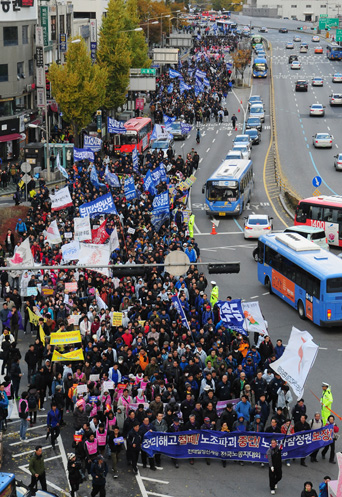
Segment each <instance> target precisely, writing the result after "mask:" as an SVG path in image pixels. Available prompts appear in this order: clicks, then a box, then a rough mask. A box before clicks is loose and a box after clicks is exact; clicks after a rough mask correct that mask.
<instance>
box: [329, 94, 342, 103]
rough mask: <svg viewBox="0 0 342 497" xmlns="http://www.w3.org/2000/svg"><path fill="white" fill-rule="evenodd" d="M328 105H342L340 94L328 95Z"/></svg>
mask: <svg viewBox="0 0 342 497" xmlns="http://www.w3.org/2000/svg"><path fill="white" fill-rule="evenodd" d="M330 105H331V106H333V105H342V93H333V94H332V95H330Z"/></svg>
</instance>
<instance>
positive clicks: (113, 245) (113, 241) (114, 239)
mask: <svg viewBox="0 0 342 497" xmlns="http://www.w3.org/2000/svg"><path fill="white" fill-rule="evenodd" d="M109 247H110V253H112V252H113V251H114V250H115V249H117V248H119V247H120V243H119V237H118V232H117V230H116V227H115V228H114V229H113V231H112V234H111V235H110V239H109Z"/></svg>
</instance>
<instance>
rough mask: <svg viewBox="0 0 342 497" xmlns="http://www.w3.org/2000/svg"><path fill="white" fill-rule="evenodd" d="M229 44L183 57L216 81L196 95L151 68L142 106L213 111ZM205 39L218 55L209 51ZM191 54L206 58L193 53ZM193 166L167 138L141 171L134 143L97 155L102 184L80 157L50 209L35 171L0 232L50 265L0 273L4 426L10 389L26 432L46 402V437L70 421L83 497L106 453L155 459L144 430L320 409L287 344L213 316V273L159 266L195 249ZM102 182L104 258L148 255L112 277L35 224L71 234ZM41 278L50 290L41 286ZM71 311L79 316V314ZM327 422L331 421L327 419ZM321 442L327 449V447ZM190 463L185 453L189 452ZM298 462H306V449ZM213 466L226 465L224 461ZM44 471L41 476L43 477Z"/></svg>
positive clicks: (292, 422)
mask: <svg viewBox="0 0 342 497" xmlns="http://www.w3.org/2000/svg"><path fill="white" fill-rule="evenodd" d="M228 42H230V46H231V47H233V46H234V43H235V41H234V38H233V37H228V39H226V40H225V39H222V40H220V39H219V37H215V38H214V39H212V40H210V39H209V38H208V39H204V40H202V41H201V40H198V41H197V42H196V44H195V52H194V54H193V56H192V57H191V58H190V59H189V63H186V62H185V63H184V64H183V66H182V68H180V71H181V72H182V74H183V75H184V80H185V82H187V83H189V84H192V83H193V81H192V80H191V78H190V76H189V71H192V70H195V69H196V67H197V68H199V69H201V70H203V71H206V74H207V78H208V79H209V82H210V85H211V91H206V92H204V93H203V94H201V97H199V96H198V95H197V96H196V95H195V94H194V93H193V91H192V90H191V91H187V92H184V93H183V94H182V95H181V94H180V92H179V81H178V80H177V82H175V81H174V89H173V91H172V94H171V95H168V94H167V89H166V87H167V85H169V84H170V82H171V81H170V79H169V78H168V76H167V75H164V76H163V77H161V78H160V80H159V82H158V89H159V91H157V92H156V94H155V96H154V99H153V101H152V103H151V110H152V109H153V105H155V109H154V110H153V115H154V119H155V121H156V122H158V119H160V116H159V112H161V113H162V114H167V115H169V116H171V117H172V116H177V117H180V116H181V115H182V116H184V118H185V119H186V120H188V122H190V123H191V122H193V121H194V120H196V121H201V120H202V117H203V116H205V119H210V112H209V114H208V109H210V111H211V112H212V113H213V114H214V115H215V113H216V110H217V112H219V110H220V103H221V99H222V97H223V96H225V95H226V94H227V93H228V89H229V86H228V84H229V81H230V78H231V74H230V73H229V69H227V66H226V64H225V62H224V59H223V56H221V55H223V51H224V47H225V46H227V44H228ZM213 43H215V46H214V45H213ZM209 46H210V52H212V53H213V54H214V56H211V55H210V54H209ZM198 53H200V54H202V55H203V56H202V55H201V56H200V57H198V56H197V55H196V54H198ZM216 55H218V57H217V56H216ZM195 62H196V64H197V65H196V67H195ZM189 78H190V79H189ZM162 87H164V88H163V89H162ZM161 162H163V164H164V166H165V169H166V172H167V176H168V182H166V181H161V182H160V183H159V184H158V185H157V193H162V192H164V191H166V190H167V189H169V188H170V185H172V187H173V194H172V196H171V198H170V218H169V219H166V220H165V222H164V224H162V226H160V227H158V228H159V229H158V230H156V228H155V226H154V225H153V222H152V218H151V212H152V201H153V196H152V195H151V193H150V192H148V191H145V189H144V175H145V174H146V173H147V172H148V170H154V169H155V168H157V167H159V166H160V164H161ZM198 164H199V156H198V154H197V152H196V151H195V150H194V149H192V150H191V151H190V152H189V153H188V154H187V157H186V159H184V158H183V157H182V156H181V155H178V156H177V157H176V156H174V154H173V151H172V149H171V150H169V152H168V154H167V157H164V154H163V153H162V152H159V153H158V151H155V152H153V153H151V152H148V153H147V154H145V155H144V156H140V157H139V173H138V172H137V171H136V170H135V169H134V168H133V163H132V155H131V154H126V155H123V156H120V157H119V158H117V159H115V158H113V157H108V156H107V155H106V156H105V157H101V155H96V159H95V164H94V166H93V167H95V168H96V171H97V175H98V178H99V182H100V186H99V185H95V184H93V182H92V181H91V179H90V170H91V167H88V164H87V163H83V162H78V163H77V164H74V165H73V167H72V168H71V169H70V171H69V172H68V179H67V180H66V185H68V187H69V190H70V194H71V198H72V202H73V205H72V206H70V207H67V208H65V209H63V210H60V211H58V212H52V211H51V204H50V197H49V194H50V193H51V192H49V189H48V188H47V187H46V185H45V183H44V181H43V180H40V181H39V184H38V182H36V183H35V185H34V189H35V191H36V194H35V195H34V196H33V198H32V207H31V209H30V210H29V212H28V215H27V217H26V219H24V220H21V219H19V220H18V224H17V226H16V230H15V237H14V234H13V233H8V234H7V235H6V239H5V240H4V247H6V250H5V248H3V247H2V246H0V259H1V261H0V263H1V265H4V264H6V255H10V256H11V255H13V253H15V252H16V250H17V248H18V247H19V246H20V244H21V243H22V242H23V240H25V239H26V238H29V241H30V246H31V252H32V255H33V258H34V261H35V262H36V263H37V264H42V265H44V266H51V269H49V270H40V269H39V267H37V268H36V269H32V270H31V271H25V272H24V273H23V274H21V273H16V272H15V271H14V270H13V271H3V272H2V273H1V288H2V297H3V299H4V303H3V305H2V309H1V311H0V319H1V322H2V335H1V336H0V342H1V350H2V359H3V370H2V373H3V374H6V376H5V381H4V383H3V384H2V385H1V386H0V429H3V430H5V429H6V418H10V417H11V411H12V409H13V403H14V401H15V399H17V400H19V402H18V410H19V417H20V418H21V426H20V437H21V439H22V440H25V438H26V430H27V427H28V424H29V423H30V426H31V427H32V426H33V425H34V424H35V423H36V422H37V412H38V411H44V410H45V408H46V407H44V406H48V407H47V410H48V413H47V428H48V434H49V435H50V437H51V445H52V447H53V448H54V447H55V444H56V439H57V438H58V436H59V433H60V429H61V428H63V426H64V424H65V420H66V419H67V418H68V419H69V422H71V419H72V423H73V427H74V431H75V436H74V441H73V443H72V447H71V444H70V447H69V450H70V451H71V450H72V452H70V453H69V454H68V471H69V481H70V485H71V488H72V496H74V495H75V492H77V491H78V488H79V485H80V484H81V483H82V481H83V480H85V479H86V478H89V479H90V480H92V482H93V492H92V496H95V495H96V494H97V493H100V496H101V497H104V495H105V484H106V477H107V472H108V466H107V463H106V461H105V459H106V458H107V457H108V458H109V459H110V462H111V464H110V466H111V469H112V475H113V477H114V478H117V477H118V476H119V469H120V468H122V465H121V464H119V461H120V459H125V460H126V463H127V465H131V466H132V469H133V471H134V472H135V473H137V471H138V468H137V463H138V459H139V457H141V462H142V465H143V467H144V468H145V467H147V465H149V467H150V468H151V470H155V469H156V468H157V467H160V465H161V456H160V454H156V455H155V456H154V457H149V456H148V454H147V453H146V452H144V451H143V450H142V440H143V437H144V434H145V433H146V432H148V431H158V432H173V433H174V432H178V431H181V430H194V429H203V430H217V431H222V432H246V431H253V432H264V431H266V432H268V433H275V434H281V433H283V434H289V433H294V432H298V431H303V430H309V429H311V428H312V427H313V426H314V427H320V426H322V425H323V421H322V420H321V417H320V413H318V417H317V415H315V417H314V418H313V419H312V421H311V422H310V423H308V422H307V421H306V407H305V404H304V401H303V400H300V401H298V402H297V403H294V402H293V399H292V396H291V393H290V391H289V387H288V385H286V384H285V382H284V381H283V380H282V379H281V377H280V376H279V375H278V374H275V373H274V372H273V371H272V369H271V368H270V365H271V364H272V362H274V361H275V360H276V359H278V358H279V357H281V355H282V354H283V352H284V346H283V344H282V341H281V340H277V342H276V344H273V343H272V340H271V339H270V337H268V336H266V337H263V338H261V339H259V340H255V341H254V342H253V340H252V341H250V339H249V337H248V336H244V335H242V334H238V333H235V332H233V331H232V330H231V329H229V327H228V326H227V324H225V323H224V322H223V321H221V319H220V314H219V310H218V307H217V306H216V301H217V299H218V297H220V299H221V300H225V299H228V300H230V299H231V297H230V296H229V295H227V293H228V292H227V291H226V293H224V290H221V291H220V293H221V294H220V296H218V294H217V293H218V292H216V293H212V291H211V290H212V287H213V286H214V287H215V286H216V284H215V282H210V284H209V282H208V281H207V279H206V276H205V274H204V273H202V272H201V271H200V270H199V269H198V268H197V266H196V265H194V264H191V265H190V268H189V270H188V271H187V272H186V274H184V275H183V276H181V277H179V278H178V277H177V278H176V277H174V276H172V275H171V274H168V273H167V272H165V270H164V268H163V266H161V265H160V266H157V265H156V264H162V263H163V262H164V259H165V256H166V255H167V254H168V253H170V252H171V251H175V250H179V251H184V252H185V253H187V254H188V255H189V259H190V262H191V263H195V262H196V261H198V259H199V258H200V249H199V247H198V244H197V242H196V240H195V238H194V236H193V235H194V233H193V229H192V227H191V224H189V217H187V216H185V206H186V201H187V192H184V188H183V187H182V185H183V181H184V180H185V179H186V178H189V177H190V176H191V175H192V173H193V172H194V171H195V170H196V169H197V167H198ZM106 168H108V171H109V172H110V173H113V174H116V175H118V176H119V177H120V178H121V185H123V183H124V178H125V177H127V176H133V178H134V181H135V188H136V191H137V198H136V199H134V200H129V201H128V200H127V199H126V197H125V192H124V189H123V187H119V188H114V187H111V186H110V184H109V183H108V182H107V179H106V178H107V177H106V174H105V171H106ZM101 185H102V186H101ZM56 189H58V188H57V187H56ZM108 191H111V193H112V196H113V199H114V203H115V205H116V208H117V211H118V215H112V214H111V215H106V216H105V217H104V216H100V221H99V218H95V219H92V225H95V224H96V225H98V224H100V223H102V222H103V221H104V220H106V231H107V233H108V235H111V233H112V232H113V230H114V229H116V230H117V233H118V237H119V247H118V248H117V249H115V250H114V251H113V252H112V253H111V259H110V262H111V263H113V264H116V265H118V266H120V265H130V266H132V265H136V264H140V265H146V267H145V268H142V269H141V268H140V269H141V275H140V276H125V277H121V278H118V277H116V276H115V271H114V274H113V273H112V270H110V271H109V277H108V276H106V275H105V274H103V273H102V272H96V271H92V270H88V269H80V268H79V269H77V267H76V266H75V269H69V268H66V269H65V270H62V269H55V268H54V266H56V265H58V264H61V262H62V253H61V246H60V245H51V244H49V243H48V242H47V241H46V240H45V237H44V230H46V228H47V227H48V226H49V225H50V224H51V222H53V221H57V225H58V228H59V232H60V234H61V236H62V239H63V244H64V243H67V242H70V237H69V235H68V237H67V236H66V234H67V233H68V234H71V239H72V234H73V231H74V230H73V225H74V218H77V217H79V207H80V206H81V205H82V204H83V203H87V202H90V201H93V200H94V199H96V198H98V197H99V196H101V195H102V194H104V193H107V192H108ZM52 193H53V192H52ZM75 282H76V283H77V290H76V291H75V292H71V293H67V292H66V290H65V285H66V283H75ZM39 285H41V286H39ZM210 285H211V286H210ZM32 287H33V288H38V289H39V291H38V293H37V295H31V296H27V294H28V292H27V289H28V288H32ZM43 287H44V288H48V289H50V290H51V292H48V294H44V292H42V291H41V288H43ZM174 295H178V297H179V299H180V302H181V305H182V307H183V310H184V313H185V315H186V317H187V321H188V324H189V326H185V325H184V324H183V323H182V319H181V317H180V315H179V314H178V311H177V309H176V308H175V307H174V305H173V302H172V297H173V296H174ZM114 312H121V313H122V324H119V325H114V323H113V313H114ZM32 313H33V314H35V315H36V316H37V315H39V323H36V324H35V323H34V322H33V321H32V319H31V315H32ZM70 316H77V323H78V324H77V325H75V324H74V323H75V321H74V318H73V319H70ZM78 329H79V330H80V333H81V337H82V343H81V344H73V345H68V346H65V347H64V351H63V353H67V352H73V351H75V350H77V349H78V348H82V350H83V353H84V361H73V362H65V361H64V362H59V361H54V362H52V355H53V351H54V346H52V345H51V344H50V343H49V337H50V335H51V333H53V332H57V331H58V332H59V333H63V332H65V331H72V330H78ZM21 330H22V331H21ZM41 330H42V331H43V333H41ZM21 333H25V334H31V335H30V340H31V342H30V345H29V348H28V350H27V352H26V353H25V355H24V357H22V356H21V353H20V351H19V348H18V346H17V341H18V338H19V339H20V338H21ZM25 363H26V366H24V364H25ZM26 367H27V369H26ZM24 371H25V375H26V372H27V382H25V387H24V386H23V385H22V383H23V380H22V376H23V372H24ZM111 382H112V383H111ZM83 385H84V386H86V388H85V391H84V392H82V393H79V390H80V389H79V388H78V387H79V386H83ZM108 385H110V386H108ZM48 399H51V406H50V402H48ZM222 402H223V403H224V406H223V407H222V408H221V407H220V409H218V405H219V404H218V403H221V404H220V405H222ZM330 421H333V422H334V420H333V419H330V418H329V420H328V422H330ZM335 431H336V433H337V431H338V427H337V426H336V430H335ZM124 442H125V444H126V448H125V444H124ZM329 448H330V462H334V455H335V454H334V451H335V442H334V443H333V444H331V445H330V446H329ZM325 453H326V451H325V449H324V451H323V453H322V457H323V458H324V457H325ZM39 454H40V455H39ZM34 457H36V459H37V458H38V460H36V459H35V460H34V461H33V462H32V468H33V469H32V471H33V472H32V471H31V473H32V476H33V478H32V482H31V486H32V489H34V486H35V484H36V483H37V481H38V479H39V478H38V476H41V475H43V473H44V471H43V469H44V468H43V466H42V464H41V460H40V459H39V457H41V448H39V446H38V448H37V450H36V456H34ZM311 461H312V462H315V461H317V453H315V454H312V455H311ZM206 462H207V464H208V465H210V462H211V461H210V459H206ZM172 463H173V464H174V466H175V467H176V468H178V467H179V464H180V461H179V460H177V459H172ZM189 463H190V464H191V465H193V464H194V459H190V460H189ZM301 464H302V465H303V466H306V463H305V460H302V461H301ZM222 465H223V466H226V461H222ZM287 465H288V466H289V465H290V462H289V461H287ZM36 466H38V467H39V468H40V470H41V474H40V473H39V472H38V470H37V472H36V473H34V471H36V469H35V468H36ZM36 475H38V476H36ZM44 475H45V473H44ZM44 475H43V476H41V479H40V481H41V483H42V485H43V487H44V485H46V484H45V483H44V482H45V480H44V478H45V476H44Z"/></svg>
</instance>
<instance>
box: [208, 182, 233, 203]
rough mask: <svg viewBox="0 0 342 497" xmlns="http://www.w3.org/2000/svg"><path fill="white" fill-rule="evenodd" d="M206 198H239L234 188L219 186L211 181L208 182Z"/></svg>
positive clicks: (220, 199)
mask: <svg viewBox="0 0 342 497" xmlns="http://www.w3.org/2000/svg"><path fill="white" fill-rule="evenodd" d="M207 198H208V200H211V201H213V200H216V201H218V202H226V201H229V200H231V201H233V200H234V201H235V200H237V199H238V198H239V192H238V190H237V189H235V188H234V189H232V188H222V187H221V188H220V187H217V186H215V185H213V184H212V183H208V188H207Z"/></svg>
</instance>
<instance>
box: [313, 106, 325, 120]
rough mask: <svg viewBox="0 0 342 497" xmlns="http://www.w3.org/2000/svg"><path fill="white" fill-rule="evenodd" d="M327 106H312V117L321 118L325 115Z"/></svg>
mask: <svg viewBox="0 0 342 497" xmlns="http://www.w3.org/2000/svg"><path fill="white" fill-rule="evenodd" d="M324 109H325V105H322V104H312V105H311V107H310V116H321V117H323V116H324V114H325V110H324Z"/></svg>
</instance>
